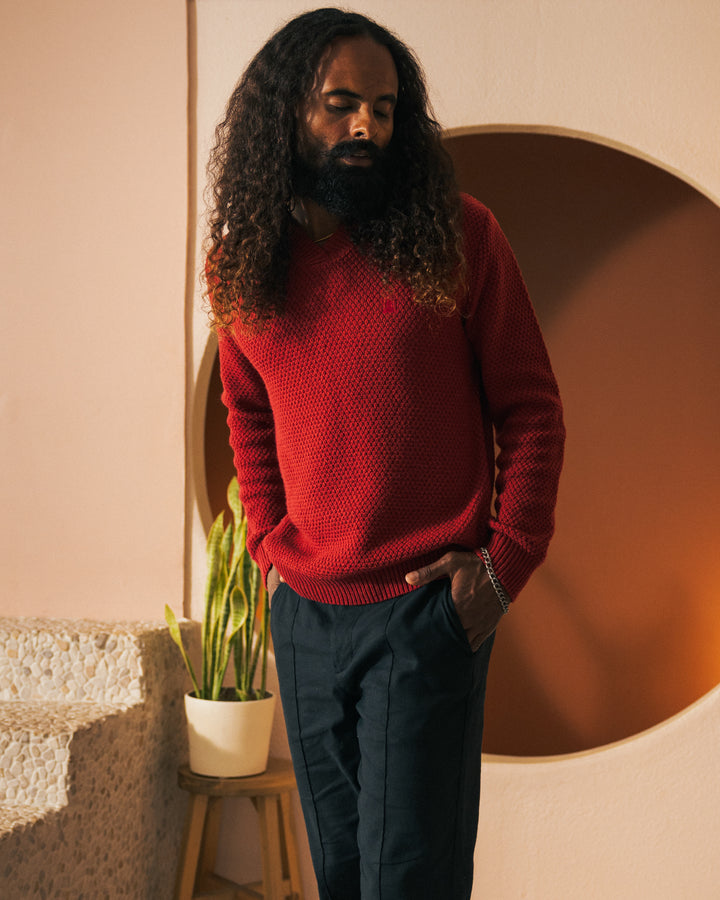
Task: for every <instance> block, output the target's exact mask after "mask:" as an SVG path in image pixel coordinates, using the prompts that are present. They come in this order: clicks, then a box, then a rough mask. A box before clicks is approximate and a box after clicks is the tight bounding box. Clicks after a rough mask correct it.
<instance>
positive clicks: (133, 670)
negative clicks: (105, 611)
mask: <svg viewBox="0 0 720 900" xmlns="http://www.w3.org/2000/svg"><path fill="white" fill-rule="evenodd" d="M149 627H152V626H149ZM154 627H155V628H157V624H156V623H155V625H154ZM142 637H143V633H142V628H139V626H138V624H135V625H134V626H131V625H129V624H128V625H122V624H119V623H112V622H89V621H82V620H79V621H78V620H68V619H34V618H12V619H10V618H0V700H23V701H49V700H58V701H60V702H62V703H76V702H90V703H108V704H117V705H119V706H122V707H127V706H131V705H134V704H136V703H140V702H142V699H143V684H142V659H141V657H142V650H143V646H142Z"/></svg>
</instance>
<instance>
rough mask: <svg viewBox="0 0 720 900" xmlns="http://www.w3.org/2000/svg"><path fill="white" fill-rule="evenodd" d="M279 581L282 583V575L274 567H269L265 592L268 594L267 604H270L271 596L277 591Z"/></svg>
mask: <svg viewBox="0 0 720 900" xmlns="http://www.w3.org/2000/svg"><path fill="white" fill-rule="evenodd" d="M281 581H284V578H283V577H282V575H281V574H280V573H279V572H278V570H277V569H276V568H275V566H270V571H269V572H268V575H267V585H266V587H267V592H268V602H269V603H270V604H272V598H273V594H274V593H275V591H276V590H277V586H278V585H279V584H280V582H281Z"/></svg>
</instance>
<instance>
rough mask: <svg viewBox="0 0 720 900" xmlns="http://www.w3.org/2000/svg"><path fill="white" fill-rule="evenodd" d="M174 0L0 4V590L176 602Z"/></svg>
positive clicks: (142, 614) (139, 608)
mask: <svg viewBox="0 0 720 900" xmlns="http://www.w3.org/2000/svg"><path fill="white" fill-rule="evenodd" d="M185 19H186V16H185V8H184V4H183V3H182V2H179V0H152V2H147V0H124V2H122V3H111V2H107V0H106V2H96V0H65V2H60V0H24V2H23V3H3V4H2V7H1V9H0V43H1V45H2V46H1V47H0V77H1V78H2V83H1V87H0V90H1V91H2V126H1V128H2V139H1V141H0V204H2V223H1V225H0V228H1V230H2V231H1V240H0V271H1V272H2V288H0V290H1V291H2V320H1V322H2V324H1V325H0V335H1V337H0V340H2V350H1V351H0V360H1V361H0V367H1V368H0V460H1V462H0V471H1V472H2V475H1V476H0V484H1V487H0V492H1V493H0V525H1V529H2V530H1V536H2V539H1V540H0V554H1V556H0V572H2V594H1V598H2V599H1V600H0V603H1V604H2V610H3V613H4V614H6V615H56V616H58V615H61V616H87V617H91V618H111V617H115V618H125V619H139V618H161V617H162V606H163V603H164V602H165V601H166V600H167V601H170V602H175V603H179V604H181V602H182V589H183V587H182V579H183V516H184V499H183V494H184V483H185V476H184V426H183V418H184V408H185V396H184V395H185V385H184V293H185V241H186V218H187V216H186V207H187V188H186V184H187V165H186V156H187V149H186V148H187V116H186V88H187V76H186V68H187V67H186V40H185Z"/></svg>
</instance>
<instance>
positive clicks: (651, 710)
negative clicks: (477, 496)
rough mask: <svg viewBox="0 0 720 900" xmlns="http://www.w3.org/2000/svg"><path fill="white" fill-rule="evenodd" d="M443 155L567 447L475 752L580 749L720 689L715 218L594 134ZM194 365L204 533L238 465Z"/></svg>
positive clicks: (544, 136)
mask: <svg viewBox="0 0 720 900" xmlns="http://www.w3.org/2000/svg"><path fill="white" fill-rule="evenodd" d="M447 147H448V150H449V151H450V153H451V155H452V156H453V159H454V161H455V165H456V169H457V172H458V180H459V183H460V186H461V189H463V190H467V191H468V192H470V193H472V194H474V195H475V196H477V197H479V198H480V199H481V200H483V202H485V203H487V205H488V206H490V208H491V209H493V211H494V212H495V214H496V215H497V217H498V219H499V220H500V222H501V224H502V226H503V228H504V229H505V231H506V232H507V234H508V236H509V238H510V241H511V243H512V245H513V247H514V248H515V251H516V253H517V255H518V259H519V260H520V263H521V266H522V268H523V271H524V274H525V277H526V280H527V282H528V285H529V287H530V291H531V294H532V296H533V299H534V302H535V304H536V309H537V311H538V316H539V318H540V321H541V324H542V326H543V329H544V332H545V335H546V338H547V341H548V344H549V348H550V352H551V356H552V359H553V363H554V366H555V369H556V372H557V374H558V379H559V382H560V387H561V391H562V394H563V399H564V402H565V407H566V415H567V425H568V432H569V438H568V448H567V461H566V467H565V472H564V475H563V481H562V484H561V493H560V499H559V504H558V511H557V532H556V536H555V539H554V541H553V544H552V546H551V550H550V554H549V556H548V560H547V562H546V563H545V565H544V566H543V567H542V568H541V569H540V570H539V571H538V572H537V573H536V575H535V576H534V577H533V579H532V580H531V582H530V584H529V585H528V587H527V588H526V590H525V591H524V592H523V595H522V596H521V598H520V600H519V601H518V607H517V609H516V610H514V611H513V615H512V616H509V617H508V618H507V619H506V620H504V622H503V625H502V628H501V630H500V632H499V634H498V640H497V643H496V650H495V659H494V661H493V666H492V667H491V676H490V683H489V689H488V700H487V716H486V740H485V748H486V750H487V751H489V752H490V753H495V754H505V755H517V756H535V755H548V754H564V753H569V752H573V751H579V750H585V749H588V748H592V747H596V746H599V745H604V744H607V743H609V742H613V741H617V740H620V739H622V738H624V737H627V736H629V735H633V734H636V733H638V732H639V731H642V730H644V729H646V728H649V727H651V726H653V725H655V724H657V723H658V722H661V721H663V720H665V719H667V718H668V717H670V716H672V715H674V714H676V713H678V712H679V711H680V710H682V709H684V708H685V707H686V706H688V704H690V703H692V702H693V701H695V700H697V698H698V697H700V696H701V695H702V694H704V693H706V692H707V691H708V690H710V689H711V688H712V687H713V686H714V685H715V684H717V683H718V682H719V681H720V612H718V611H716V609H717V604H716V603H715V602H714V599H715V598H716V596H717V590H718V584H720V568H719V567H718V564H717V563H716V562H715V560H714V556H713V553H714V551H713V548H714V547H717V545H718V541H719V540H720V524H719V523H718V522H717V516H716V512H715V511H716V509H717V508H719V507H720V474H718V473H716V472H715V468H716V466H715V465H714V460H716V459H717V458H719V457H720V410H718V408H717V407H718V404H717V402H716V399H715V398H716V397H717V394H718V388H719V387H720V364H719V363H718V358H717V354H716V352H715V347H716V346H717V345H718V341H719V339H720V313H719V311H718V308H719V306H720V305H718V304H717V302H716V300H717V297H718V294H719V289H720V254H718V253H717V247H718V246H720V210H719V209H718V208H717V206H716V205H715V204H714V203H713V202H712V201H711V199H709V198H708V197H707V196H703V194H702V193H701V192H700V191H699V190H698V189H697V188H696V187H694V186H692V185H690V184H689V183H688V182H687V180H685V179H682V178H681V177H679V176H678V175H677V174H676V173H670V172H668V171H666V170H664V169H662V168H661V167H659V166H658V165H656V164H654V163H653V162H652V161H650V160H647V159H645V158H640V157H639V156H638V155H637V154H634V153H632V152H629V151H628V150H627V149H620V148H618V147H616V146H610V145H608V142H605V141H601V140H600V139H597V140H596V139H595V138H594V137H593V136H587V135H585V136H583V135H578V134H572V135H569V134H567V133H559V132H556V133H548V132H545V131H540V130H533V129H523V128H517V129H515V128H504V129H498V128H488V129H479V130H470V129H462V130H460V131H457V132H451V133H449V134H448V136H447ZM212 341H214V339H212ZM201 368H202V370H203V372H204V373H205V374H204V375H203V378H207V393H204V392H203V391H202V390H200V389H198V396H199V402H198V403H197V404H196V415H201V416H202V419H196V423H197V424H198V425H199V424H200V422H201V421H202V427H201V429H199V431H201V432H202V436H201V439H202V441H203V454H202V455H203V456H204V459H203V461H202V464H201V466H200V467H197V466H196V484H197V486H198V494H199V495H203V496H202V499H201V502H200V509H201V515H202V519H203V524H204V525H205V526H206V527H207V526H208V525H209V521H210V520H211V517H212V515H215V514H217V512H218V511H219V509H220V508H222V505H223V503H224V491H225V487H226V485H227V481H228V480H229V478H230V477H231V475H232V471H233V466H232V454H231V452H230V450H229V448H228V445H227V429H226V426H225V411H224V408H223V407H222V404H221V402H220V399H219V396H220V386H219V372H218V368H217V360H216V350H215V345H214V343H212V342H211V343H210V344H209V346H208V350H207V351H206V354H205V358H204V360H203V365H202V367H201ZM203 395H204V397H206V398H207V402H206V403H203V402H202V398H203ZM195 431H196V433H198V429H197V428H196V429H195ZM198 436H200V434H198ZM203 470H204V471H203ZM206 520H207V521H206ZM715 555H716V554H715Z"/></svg>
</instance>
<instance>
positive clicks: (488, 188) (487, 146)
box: [445, 132, 709, 325]
mask: <svg viewBox="0 0 720 900" xmlns="http://www.w3.org/2000/svg"><path fill="white" fill-rule="evenodd" d="M445 146H446V147H447V149H448V151H449V152H450V155H451V156H452V159H453V162H454V164H455V171H456V174H457V180H458V184H459V185H460V187H461V189H462V190H463V191H465V192H467V193H468V194H472V195H473V196H474V197H477V198H478V199H479V200H482V202H483V203H485V205H486V206H488V207H490V209H491V210H492V211H493V213H494V214H495V215H496V217H497V218H498V220H499V221H500V224H501V226H502V228H503V231H504V232H505V234H506V235H507V237H508V239H509V240H510V244H511V245H512V247H513V250H514V251H515V254H516V256H517V258H518V261H519V262H520V267H521V268H522V271H523V275H524V277H525V280H526V282H527V284H528V287H529V289H530V294H531V296H532V298H533V304H534V305H535V309H536V311H537V313H538V318H539V319H540V321H541V322H542V323H543V325H550V324H552V319H553V317H554V316H556V315H560V314H561V313H562V310H563V307H564V304H565V303H566V302H567V300H568V298H569V297H570V295H571V294H572V288H573V286H574V285H575V284H576V283H577V282H578V281H581V280H582V279H583V278H584V277H585V276H586V274H587V272H588V271H591V270H592V269H593V268H595V266H596V265H597V264H598V263H599V262H600V261H601V260H602V259H603V257H605V256H607V255H608V254H610V253H612V252H613V250H614V249H615V248H616V247H617V246H618V245H619V244H621V243H623V241H624V240H625V239H626V238H627V237H628V236H629V235H635V234H636V233H637V232H638V230H640V229H641V228H644V227H646V226H647V224H648V223H650V222H652V221H653V220H655V219H658V218H662V217H664V216H666V215H667V214H668V213H669V212H671V211H672V210H673V209H675V208H677V207H679V206H682V205H683V204H684V203H686V202H687V200H688V194H689V193H690V194H694V193H696V192H695V191H694V189H692V188H690V187H689V186H688V185H687V184H685V183H684V182H683V181H680V180H679V179H678V178H676V177H675V176H673V175H670V174H669V173H668V172H665V171H663V170H662V169H659V168H656V167H655V166H652V165H648V163H647V162H645V161H644V160H641V159H637V158H636V157H634V156H631V155H630V154H628V153H623V152H622V151H619V150H615V149H613V148H610V147H605V146H602V145H600V144H596V143H593V142H591V141H588V140H585V139H583V138H576V137H563V136H559V135H552V134H536V133H522V132H481V133H477V134H461V135H454V136H450V137H448V138H447V139H446V141H445ZM708 202H709V201H708Z"/></svg>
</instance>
